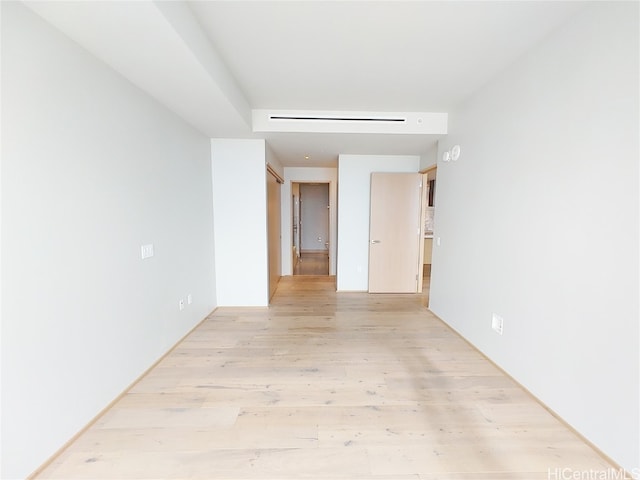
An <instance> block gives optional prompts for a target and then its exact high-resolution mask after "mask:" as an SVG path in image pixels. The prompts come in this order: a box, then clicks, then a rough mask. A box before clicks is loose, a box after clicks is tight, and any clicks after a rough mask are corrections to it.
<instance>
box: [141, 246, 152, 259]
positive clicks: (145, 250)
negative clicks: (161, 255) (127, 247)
mask: <svg viewBox="0 0 640 480" xmlns="http://www.w3.org/2000/svg"><path fill="white" fill-rule="evenodd" d="M140 256H141V257H142V259H143V260H144V259H145V258H149V257H153V243H149V244H148V245H142V246H141V247H140Z"/></svg>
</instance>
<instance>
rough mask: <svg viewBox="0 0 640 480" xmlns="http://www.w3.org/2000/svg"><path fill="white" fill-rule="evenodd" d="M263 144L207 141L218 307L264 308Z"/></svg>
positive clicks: (266, 289)
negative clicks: (211, 191)
mask: <svg viewBox="0 0 640 480" xmlns="http://www.w3.org/2000/svg"><path fill="white" fill-rule="evenodd" d="M265 155H266V151H265V141H264V140H254V139H221V138H215V139H212V140H211V164H212V174H213V209H214V215H213V218H214V229H215V245H216V285H217V294H218V297H217V302H218V305H220V306H266V305H268V302H269V262H268V246H267V177H266V163H265Z"/></svg>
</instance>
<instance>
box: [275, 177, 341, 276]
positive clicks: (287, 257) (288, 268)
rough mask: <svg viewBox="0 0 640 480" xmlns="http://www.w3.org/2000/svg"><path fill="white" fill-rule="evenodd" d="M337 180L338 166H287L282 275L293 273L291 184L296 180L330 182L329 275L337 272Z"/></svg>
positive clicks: (283, 202)
mask: <svg viewBox="0 0 640 480" xmlns="http://www.w3.org/2000/svg"><path fill="white" fill-rule="evenodd" d="M337 181H338V170H337V169H336V168H308V167H286V168H285V169H284V184H283V185H282V275H292V274H293V266H292V265H291V260H292V259H291V255H292V254H291V251H292V249H293V233H292V230H291V229H292V226H291V220H292V216H293V210H292V208H293V207H292V205H291V195H292V193H291V184H292V183H295V182H302V183H304V182H329V204H330V205H331V208H330V212H329V230H330V232H329V234H330V238H331V239H330V241H329V260H330V261H329V275H335V274H336V245H337V241H338V237H337Z"/></svg>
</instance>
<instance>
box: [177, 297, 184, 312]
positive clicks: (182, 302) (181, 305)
mask: <svg viewBox="0 0 640 480" xmlns="http://www.w3.org/2000/svg"><path fill="white" fill-rule="evenodd" d="M178 308H179V309H180V310H184V300H183V299H182V298H181V299H180V301H179V302H178Z"/></svg>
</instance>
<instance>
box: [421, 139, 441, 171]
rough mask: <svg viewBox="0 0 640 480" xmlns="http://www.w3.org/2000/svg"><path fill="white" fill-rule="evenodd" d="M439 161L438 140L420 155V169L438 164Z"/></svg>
mask: <svg viewBox="0 0 640 480" xmlns="http://www.w3.org/2000/svg"><path fill="white" fill-rule="evenodd" d="M437 161H438V142H436V143H435V144H434V145H433V146H432V147H431V148H429V150H427V151H426V152H425V153H423V154H422V155H420V170H426V169H427V168H431V167H433V166H434V165H436V162H437Z"/></svg>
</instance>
